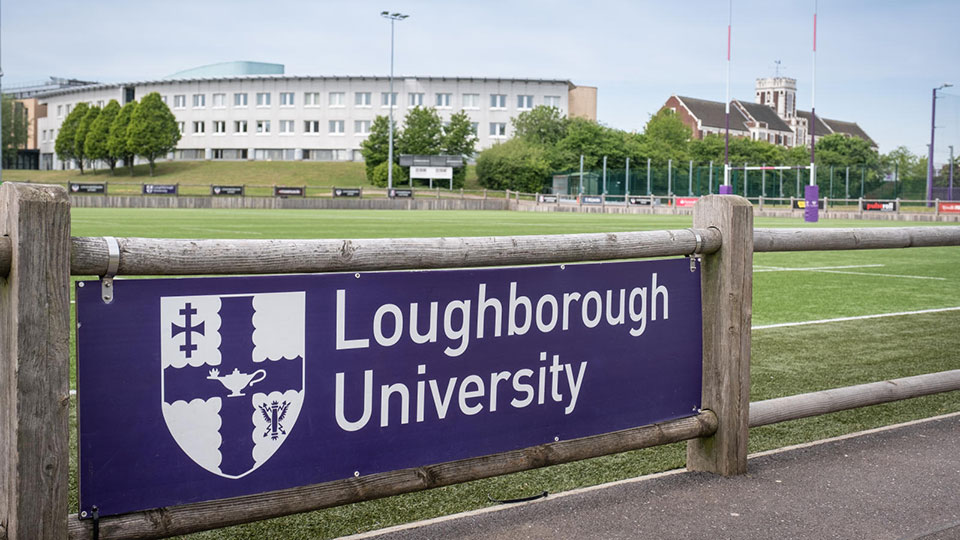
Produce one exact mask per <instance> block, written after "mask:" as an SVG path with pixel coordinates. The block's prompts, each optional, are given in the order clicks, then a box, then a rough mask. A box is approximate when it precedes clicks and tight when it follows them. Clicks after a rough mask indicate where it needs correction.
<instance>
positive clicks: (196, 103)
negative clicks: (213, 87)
mask: <svg viewBox="0 0 960 540" xmlns="http://www.w3.org/2000/svg"><path fill="white" fill-rule="evenodd" d="M206 106H207V95H206V94H194V95H193V108H194V109H202V108H204V107H206Z"/></svg>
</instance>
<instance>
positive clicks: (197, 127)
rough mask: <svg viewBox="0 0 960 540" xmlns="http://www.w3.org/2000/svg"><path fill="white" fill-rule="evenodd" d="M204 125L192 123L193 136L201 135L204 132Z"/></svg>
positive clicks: (201, 122) (202, 123)
mask: <svg viewBox="0 0 960 540" xmlns="http://www.w3.org/2000/svg"><path fill="white" fill-rule="evenodd" d="M206 128H207V126H206V123H205V122H203V121H200V122H194V123H193V134H194V135H203V134H204V133H205V132H206Z"/></svg>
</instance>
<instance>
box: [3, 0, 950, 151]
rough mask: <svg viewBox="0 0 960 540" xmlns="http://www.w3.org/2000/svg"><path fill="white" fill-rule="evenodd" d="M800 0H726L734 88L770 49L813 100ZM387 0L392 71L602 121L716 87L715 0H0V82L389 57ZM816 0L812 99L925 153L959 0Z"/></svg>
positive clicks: (705, 94)
mask: <svg viewBox="0 0 960 540" xmlns="http://www.w3.org/2000/svg"><path fill="white" fill-rule="evenodd" d="M813 8H814V1H813V0H810V1H801V2H777V3H770V2H766V1H762V0H753V1H745V0H734V3H733V47H732V53H733V62H732V65H731V96H732V97H735V98H740V99H744V100H750V99H752V98H753V85H754V80H755V79H756V78H757V77H765V76H770V75H773V73H774V69H775V64H774V61H775V60H780V61H781V62H782V64H781V65H782V68H781V70H782V71H781V72H782V73H783V74H784V75H786V76H789V77H793V78H796V79H797V86H798V96H797V102H798V106H799V107H800V108H802V109H805V110H809V108H810V101H811V97H812V95H811V90H812V83H813V81H812V74H813V54H812V50H811V49H812V38H813V28H812V27H813ZM384 9H389V10H390V11H400V12H403V13H408V14H410V18H409V19H407V20H405V21H403V22H400V23H397V25H396V31H397V35H396V73H397V74H398V75H423V76H425V75H432V76H441V75H448V76H455V75H460V76H483V77H519V78H545V79H558V78H559V79H568V80H570V81H572V82H573V83H574V84H582V85H589V86H597V87H598V116H599V120H600V121H601V122H603V123H605V124H607V125H611V126H614V127H617V128H621V129H626V130H636V131H641V130H642V129H643V126H644V124H645V123H646V120H647V118H648V117H649V115H650V114H653V113H655V112H656V111H657V110H658V109H659V107H660V106H661V105H662V104H663V103H664V101H666V99H667V98H668V97H669V96H670V95H671V94H683V95H690V96H695V97H700V98H704V99H713V100H717V101H723V99H724V91H725V74H726V32H727V18H728V3H727V2H725V1H723V0H710V1H708V0H687V1H681V2H663V1H651V0H646V1H615V0H610V1H604V0H598V1H596V2H590V3H587V2H577V1H566V0H553V1H544V0H532V1H525V2H507V1H503V0H492V1H483V2H476V1H472V2H468V1H465V0H447V1H436V0H422V1H411V0H406V1H393V2H386V3H384V2H370V1H368V0H355V1H324V2H317V1H315V0H313V1H299V0H276V1H274V2H263V1H254V0H230V1H227V0H204V1H202V2H196V1H187V0H171V1H165V2H158V1H154V0H142V1H139V2H127V1H123V2H121V1H118V0H100V1H93V2H73V1H67V0H33V1H31V2H6V3H3V5H2V6H0V16H2V20H0V30H2V31H0V45H2V62H3V63H2V67H3V71H4V75H5V76H4V79H3V82H4V84H5V85H11V84H17V83H25V82H30V81H37V80H42V79H46V78H47V77H49V76H62V77H75V78H79V79H85V80H98V81H103V82H120V81H136V80H149V79H156V78H159V77H163V76H165V75H169V74H171V73H174V72H177V71H181V70H184V69H187V68H190V67H195V66H200V65H205V64H212V63H217V62H225V61H231V60H254V61H264V62H275V63H281V64H285V66H286V72H287V73H288V74H310V75H385V74H387V73H388V72H389V67H390V66H389V47H390V33H389V23H388V21H386V20H384V19H382V18H381V17H380V16H379V13H380V11H382V10H384ZM818 11H819V16H818V39H817V41H818V43H817V49H818V50H817V57H816V62H817V66H816V68H817V71H816V100H817V101H816V105H817V111H818V113H820V114H822V115H824V116H826V117H828V118H836V119H842V120H851V121H856V122H857V123H859V124H860V125H861V126H862V127H863V128H864V129H866V130H867V132H868V133H870V134H871V136H873V137H874V139H876V140H877V141H878V142H879V144H880V147H881V151H889V150H891V149H893V148H894V147H896V146H899V145H901V144H902V145H906V146H907V147H908V148H910V149H911V150H912V151H913V152H915V153H925V152H926V143H927V142H928V141H929V129H930V94H931V89H932V88H933V87H934V86H937V85H939V84H940V83H942V82H944V81H949V82H955V83H957V84H958V85H960V64H958V63H957V62H956V61H955V59H956V58H957V57H958V56H960V40H958V39H957V38H956V35H955V32H956V30H955V28H954V27H955V21H956V20H958V18H960V2H956V1H950V0H943V1H934V0H926V1H924V0H920V1H912V2H900V1H894V0H872V1H871V0H847V1H843V2H837V1H834V2H826V1H824V2H820V3H819V5H818ZM954 102H957V103H960V91H956V92H954V95H953V96H952V97H947V98H946V99H944V100H943V101H942V102H938V107H940V109H941V110H942V111H943V116H942V117H941V116H940V115H939V114H938V125H941V124H943V127H942V128H940V129H939V130H938V139H937V140H938V143H937V148H938V154H937V156H938V158H937V160H938V161H941V160H945V155H946V154H945V152H946V145H947V144H956V145H957V146H958V148H960V140H958V141H955V142H952V141H951V139H952V138H956V137H960V126H954V125H952V124H957V123H960V118H957V119H956V120H954V118H956V115H954V114H953V112H952V111H955V110H956V111H960V105H957V104H955V103H954ZM941 118H942V119H943V120H942V121H941ZM940 130H942V133H941V131H940ZM941 148H942V152H941ZM941 156H942V159H941Z"/></svg>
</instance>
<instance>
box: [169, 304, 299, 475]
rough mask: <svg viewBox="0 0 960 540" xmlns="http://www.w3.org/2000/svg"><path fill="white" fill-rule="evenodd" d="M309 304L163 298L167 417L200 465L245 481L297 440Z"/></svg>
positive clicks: (172, 431)
mask: <svg viewBox="0 0 960 540" xmlns="http://www.w3.org/2000/svg"><path fill="white" fill-rule="evenodd" d="M305 298H306V293H304V292H283V293H263V294H249V295H221V296H215V295H208V296H165V297H161V298H160V344H161V345H160V363H161V366H160V386H161V391H160V396H161V401H162V404H161V405H162V407H163V419H164V421H165V422H166V424H167V429H169V430H170V434H171V435H172V436H173V438H174V440H176V442H177V444H178V445H179V446H180V449H181V450H183V452H184V453H185V454H186V455H187V456H189V457H190V459H192V460H193V461H194V462H195V463H196V464H197V465H199V466H201V467H203V468H204V469H206V470H208V471H210V472H211V473H213V474H216V475H219V476H222V477H224V478H233V479H236V478H242V477H243V476H246V475H247V474H249V473H251V472H253V471H254V470H256V469H257V468H259V467H260V466H261V465H263V464H264V463H266V462H267V460H269V459H270V457H271V456H273V454H274V453H275V452H276V451H277V450H278V449H279V448H280V446H281V445H282V444H283V442H284V441H285V440H286V438H287V436H288V435H289V434H290V432H291V430H292V429H293V427H294V424H296V422H297V417H298V416H299V415H300V409H301V407H302V405H303V396H304V370H305V361H304V355H305V352H304V347H305V344H304V326H305V313H306V311H305Z"/></svg>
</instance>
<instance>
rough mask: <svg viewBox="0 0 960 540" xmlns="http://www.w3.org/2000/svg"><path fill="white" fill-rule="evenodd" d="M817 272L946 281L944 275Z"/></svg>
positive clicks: (839, 271) (840, 271) (822, 271)
mask: <svg viewBox="0 0 960 540" xmlns="http://www.w3.org/2000/svg"><path fill="white" fill-rule="evenodd" d="M817 271H818V272H821V273H824V274H850V275H852V276H879V277H895V278H906V279H933V280H936V281H946V280H947V278H945V277H932V276H904V275H900V274H877V273H875V272H844V271H842V270H817Z"/></svg>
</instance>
